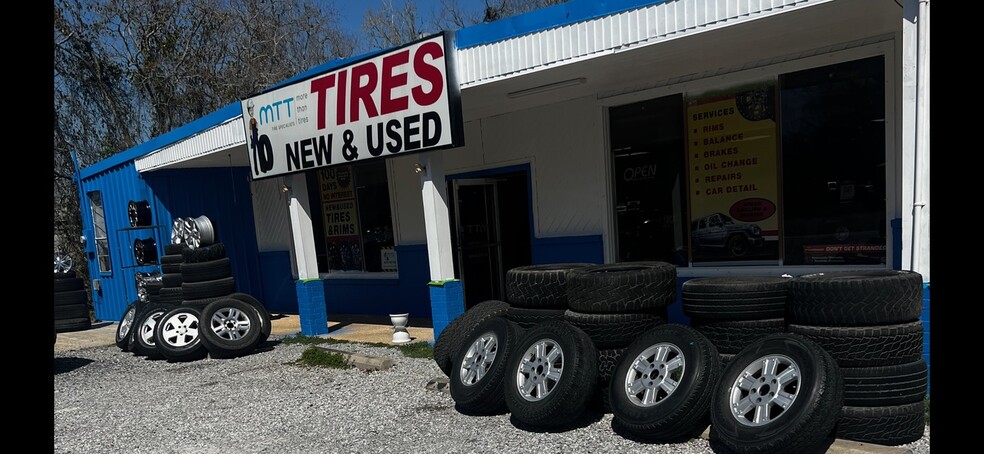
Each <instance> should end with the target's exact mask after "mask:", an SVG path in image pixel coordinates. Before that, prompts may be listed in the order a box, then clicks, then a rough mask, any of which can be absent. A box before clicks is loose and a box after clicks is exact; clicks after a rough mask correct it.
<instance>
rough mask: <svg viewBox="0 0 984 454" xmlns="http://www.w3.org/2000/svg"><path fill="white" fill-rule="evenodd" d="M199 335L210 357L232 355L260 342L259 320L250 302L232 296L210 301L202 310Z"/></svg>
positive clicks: (241, 353) (238, 354)
mask: <svg viewBox="0 0 984 454" xmlns="http://www.w3.org/2000/svg"><path fill="white" fill-rule="evenodd" d="M201 320H202V325H203V326H202V328H201V333H202V334H201V336H202V341H203V342H204V344H205V348H206V349H207V350H208V353H209V356H211V357H212V358H222V359H225V358H235V357H238V356H242V355H244V354H246V353H249V352H251V351H253V349H255V348H256V346H257V344H259V342H260V331H261V325H262V322H260V316H259V313H258V312H257V310H256V308H255V307H253V305H252V304H249V303H245V302H242V301H240V300H237V299H233V298H222V299H220V300H218V301H214V302H212V303H209V305H208V306H205V309H204V310H202V316H201Z"/></svg>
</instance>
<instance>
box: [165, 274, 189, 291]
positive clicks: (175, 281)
mask: <svg viewBox="0 0 984 454" xmlns="http://www.w3.org/2000/svg"><path fill="white" fill-rule="evenodd" d="M182 283H184V277H183V275H182V273H165V274H162V275H161V286H162V287H167V288H177V287H181V284H182Z"/></svg>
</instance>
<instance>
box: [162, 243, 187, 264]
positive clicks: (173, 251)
mask: <svg viewBox="0 0 984 454" xmlns="http://www.w3.org/2000/svg"><path fill="white" fill-rule="evenodd" d="M187 249H188V245H187V244H184V243H177V244H175V243H167V244H165V245H164V254H167V255H178V256H180V255H181V253H182V252H184V251H185V250H187ZM183 259H184V257H182V260H183Z"/></svg>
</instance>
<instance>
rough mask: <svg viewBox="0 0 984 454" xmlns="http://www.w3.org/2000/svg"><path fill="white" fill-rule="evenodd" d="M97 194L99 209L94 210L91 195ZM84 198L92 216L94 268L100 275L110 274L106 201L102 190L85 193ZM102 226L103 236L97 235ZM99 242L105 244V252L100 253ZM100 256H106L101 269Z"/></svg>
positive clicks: (111, 266)
mask: <svg viewBox="0 0 984 454" xmlns="http://www.w3.org/2000/svg"><path fill="white" fill-rule="evenodd" d="M94 194H95V195H97V196H98V199H99V203H98V205H99V208H100V211H99V212H98V213H97V212H96V209H95V207H96V203H95V199H94V198H93V195H94ZM86 198H87V199H88V202H89V214H90V216H91V217H92V245H93V248H94V251H95V256H96V269H97V270H98V271H99V274H100V275H112V274H113V253H112V251H111V249H110V246H109V228H108V226H107V225H106V202H105V199H104V198H103V195H102V191H99V190H95V191H89V192H87V193H86ZM100 225H101V226H102V230H103V234H104V236H102V237H100V236H99V227H100ZM100 242H102V243H103V244H105V245H106V254H100V247H99V245H100ZM102 257H105V258H106V269H103V266H102V264H103V262H102V260H100V259H101V258H102Z"/></svg>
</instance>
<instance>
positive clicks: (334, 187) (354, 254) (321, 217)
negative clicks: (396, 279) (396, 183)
mask: <svg viewBox="0 0 984 454" xmlns="http://www.w3.org/2000/svg"><path fill="white" fill-rule="evenodd" d="M307 178H308V188H309V189H310V193H309V197H310V199H311V201H312V203H311V208H312V213H311V217H312V221H313V226H314V233H315V237H316V238H322V239H323V240H322V241H317V242H316V250H317V256H318V267H319V268H320V269H322V270H328V271H329V272H332V271H369V272H380V271H396V256H395V252H394V250H393V227H392V226H393V222H392V216H391V214H390V202H389V189H388V187H387V183H386V181H387V180H386V165H385V163H384V162H381V161H380V162H368V163H364V164H358V165H340V166H332V167H326V168H322V169H317V170H314V171H311V172H308V173H307ZM316 201H317V202H320V203H316Z"/></svg>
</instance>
